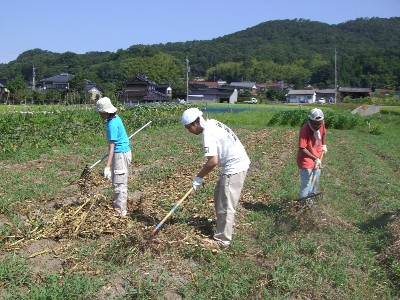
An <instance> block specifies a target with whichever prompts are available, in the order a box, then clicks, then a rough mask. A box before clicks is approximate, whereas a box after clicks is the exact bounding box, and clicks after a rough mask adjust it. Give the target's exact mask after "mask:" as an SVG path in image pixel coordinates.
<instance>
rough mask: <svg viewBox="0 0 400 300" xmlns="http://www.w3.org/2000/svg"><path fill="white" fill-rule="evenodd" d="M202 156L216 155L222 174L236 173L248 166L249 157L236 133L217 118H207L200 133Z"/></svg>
mask: <svg viewBox="0 0 400 300" xmlns="http://www.w3.org/2000/svg"><path fill="white" fill-rule="evenodd" d="M202 142H203V147H204V156H218V166H219V167H220V168H221V173H222V174H226V175H229V174H236V173H239V172H242V171H245V170H247V169H248V168H249V166H250V159H249V157H248V156H247V153H246V150H245V149H244V147H243V145H242V143H241V142H240V140H239V139H238V137H237V136H236V134H235V133H234V132H233V131H232V130H231V129H230V128H229V127H228V126H226V125H225V124H223V123H221V122H219V121H217V120H213V119H211V120H207V121H206V126H205V127H204V130H203V133H202Z"/></svg>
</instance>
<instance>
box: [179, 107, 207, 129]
mask: <svg viewBox="0 0 400 300" xmlns="http://www.w3.org/2000/svg"><path fill="white" fill-rule="evenodd" d="M202 115H203V112H202V111H201V110H200V109H198V108H197V107H191V108H188V109H187V110H185V111H184V112H183V114H182V125H183V126H186V125H189V124H190V123H193V122H194V121H196V119H197V118H198V117H201V116H202Z"/></svg>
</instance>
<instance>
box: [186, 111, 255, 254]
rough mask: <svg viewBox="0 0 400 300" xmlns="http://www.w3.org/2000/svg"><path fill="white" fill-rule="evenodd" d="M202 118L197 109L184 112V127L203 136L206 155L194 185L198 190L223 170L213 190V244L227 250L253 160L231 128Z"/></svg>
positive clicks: (200, 112)
mask: <svg viewBox="0 0 400 300" xmlns="http://www.w3.org/2000/svg"><path fill="white" fill-rule="evenodd" d="M202 115H203V113H202V111H200V110H199V109H198V108H194V107H192V108H189V109H187V110H185V111H184V112H183V115H182V124H183V125H184V126H185V128H186V129H187V130H188V131H189V132H191V133H193V134H195V135H200V134H201V135H202V144H203V147H204V156H205V157H206V158H207V161H206V162H205V164H204V165H203V167H202V168H201V170H200V171H199V172H198V173H197V175H196V176H195V177H194V180H193V184H192V185H193V189H194V190H195V191H196V190H197V189H198V188H199V187H200V186H201V185H202V183H203V178H204V177H205V176H206V175H207V174H208V173H210V172H211V171H212V170H213V169H214V168H215V167H216V166H218V167H219V168H220V170H221V174H220V176H219V179H218V182H217V184H216V186H215V189H214V207H215V213H216V217H217V230H216V232H215V234H214V240H212V241H210V242H212V243H213V245H215V246H217V247H218V248H225V247H228V246H229V245H230V243H231V241H232V235H233V229H234V226H235V214H236V206H237V204H238V202H239V198H240V194H241V192H242V188H243V184H244V181H245V178H246V174H247V170H248V169H249V166H250V159H249V157H248V156H247V153H246V150H245V149H244V147H243V145H242V143H241V142H240V140H239V139H238V137H237V136H236V134H235V133H234V132H233V131H232V130H231V129H230V128H229V127H227V126H226V125H225V124H223V123H221V122H219V121H217V120H213V119H210V120H205V119H204V118H203V116H202Z"/></svg>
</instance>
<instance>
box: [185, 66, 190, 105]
mask: <svg viewBox="0 0 400 300" xmlns="http://www.w3.org/2000/svg"><path fill="white" fill-rule="evenodd" d="M189 72H190V67H189V60H188V59H187V58H186V103H187V102H188V100H189Z"/></svg>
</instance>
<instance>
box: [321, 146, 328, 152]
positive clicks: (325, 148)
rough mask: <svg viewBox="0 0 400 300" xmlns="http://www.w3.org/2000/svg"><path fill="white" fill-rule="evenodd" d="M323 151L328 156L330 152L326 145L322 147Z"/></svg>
mask: <svg viewBox="0 0 400 300" xmlns="http://www.w3.org/2000/svg"><path fill="white" fill-rule="evenodd" d="M322 151H324V153H325V154H326V152H328V147H327V146H326V145H322Z"/></svg>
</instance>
